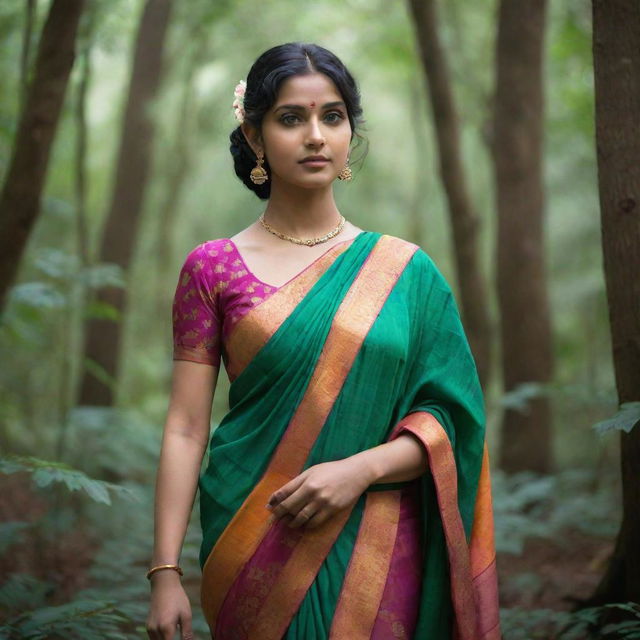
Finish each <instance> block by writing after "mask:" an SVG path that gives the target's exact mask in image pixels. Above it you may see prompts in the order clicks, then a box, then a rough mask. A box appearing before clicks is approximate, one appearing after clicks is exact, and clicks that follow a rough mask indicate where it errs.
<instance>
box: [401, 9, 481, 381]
mask: <svg viewBox="0 0 640 640" xmlns="http://www.w3.org/2000/svg"><path fill="white" fill-rule="evenodd" d="M409 7H410V9H411V12H412V15H413V21H414V26H415V31H416V36H417V40H418V46H419V50H420V55H421V59H422V65H423V68H424V72H425V76H426V81H427V84H428V86H429V96H430V100H431V110H432V112H433V120H434V126H435V133H436V138H437V141H438V153H439V159H440V176H441V178H442V183H443V185H444V190H445V193H446V196H447V200H448V203H449V217H450V220H451V228H452V231H453V251H454V256H455V265H456V274H457V281H458V286H459V289H460V300H461V313H462V318H463V321H464V325H465V330H466V331H467V334H468V336H469V343H470V345H471V349H472V351H473V355H474V358H475V360H476V364H477V366H478V373H479V375H480V380H481V382H482V384H483V386H484V387H485V388H486V386H487V383H488V379H489V371H490V365H491V361H490V354H491V329H490V323H489V315H488V305H487V291H486V285H485V279H484V277H483V274H482V268H481V264H480V259H479V246H478V232H479V228H480V223H479V219H478V215H477V212H476V211H475V209H474V206H473V204H472V199H471V196H470V195H469V189H468V187H467V180H466V176H465V171H464V168H463V163H462V154H461V150H460V131H459V129H460V127H459V123H458V115H457V110H456V106H455V102H454V99H453V92H452V90H451V81H450V78H449V69H448V65H447V60H446V56H445V52H444V49H443V47H442V45H441V44H440V38H439V32H438V18H437V13H436V6H435V0H409Z"/></svg>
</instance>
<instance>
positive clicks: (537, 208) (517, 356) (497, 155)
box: [492, 0, 553, 472]
mask: <svg viewBox="0 0 640 640" xmlns="http://www.w3.org/2000/svg"><path fill="white" fill-rule="evenodd" d="M545 16H546V0H501V2H500V8H499V17H498V36H497V51H496V66H497V78H496V88H495V96H494V120H493V140H492V155H493V162H494V175H495V191H496V200H497V215H498V225H497V227H498V238H497V290H498V305H499V309H500V325H501V326H500V342H501V352H502V354H501V358H502V372H503V380H504V386H505V389H506V391H507V392H510V391H513V390H514V389H515V388H516V387H518V386H519V385H521V384H523V383H527V382H534V383H540V384H544V383H547V382H549V381H550V380H551V377H552V375H553V348H552V333H551V319H550V312H549V301H548V292H547V275H546V266H545V250H544V247H545V243H544V193H543V184H542V183H543V176H542V147H543V110H544V97H543V50H544V34H545ZM501 444H502V446H501V460H500V465H501V467H502V468H503V469H504V470H506V471H510V472H514V471H521V470H525V469H529V470H532V471H539V472H547V471H549V470H550V469H551V468H552V464H553V462H552V453H553V449H552V439H551V408H550V404H549V400H548V398H547V397H545V396H543V395H538V396H536V397H534V398H532V399H530V401H529V410H528V411H527V412H526V413H524V412H521V411H519V410H516V409H515V408H507V409H506V410H505V413H504V416H503V422H502V443H501Z"/></svg>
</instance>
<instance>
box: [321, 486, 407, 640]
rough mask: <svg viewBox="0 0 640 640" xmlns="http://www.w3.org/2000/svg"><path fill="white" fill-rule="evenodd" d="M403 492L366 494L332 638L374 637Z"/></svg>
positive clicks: (360, 639)
mask: <svg viewBox="0 0 640 640" xmlns="http://www.w3.org/2000/svg"><path fill="white" fill-rule="evenodd" d="M400 494H401V491H374V492H372V493H368V494H367V502H366V505H365V509H364V513H363V515H362V522H361V523H360V529H359V530H358V537H357V539H356V544H355V547H354V552H353V556H352V557H351V562H350V563H349V567H348V568H347V574H346V576H345V579H344V583H343V585H342V590H341V592H340V598H339V600H338V606H337V607H336V612H335V615H334V617H333V623H332V625H331V631H330V634H329V640H343V639H345V638H348V639H349V640H369V638H370V637H371V631H372V630H373V627H374V625H375V622H376V617H377V615H378V609H379V607H380V601H381V600H382V594H383V593H384V587H385V584H386V581H387V574H388V572H389V565H390V563H391V556H392V555H393V547H394V545H395V542H396V534H397V531H398V522H399V519H400Z"/></svg>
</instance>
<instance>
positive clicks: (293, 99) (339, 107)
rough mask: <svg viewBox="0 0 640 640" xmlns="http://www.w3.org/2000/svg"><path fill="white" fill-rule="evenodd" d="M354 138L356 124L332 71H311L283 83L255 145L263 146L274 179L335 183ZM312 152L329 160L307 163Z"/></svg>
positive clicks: (317, 184) (314, 184)
mask: <svg viewBox="0 0 640 640" xmlns="http://www.w3.org/2000/svg"><path fill="white" fill-rule="evenodd" d="M246 133H247V131H245V135H246ZM254 142H255V141H254ZM350 142H351V125H350V124H349V118H348V117H347V108H346V106H345V104H344V101H343V99H342V96H341V95H340V92H339V91H338V89H337V88H336V86H335V84H334V83H333V81H332V80H331V79H330V78H329V77H328V76H326V75H324V74H322V73H312V74H309V75H304V76H291V77H290V78H287V79H286V80H285V81H284V82H283V83H282V85H281V86H280V91H279V93H278V97H277V99H276V101H275V102H274V104H273V106H272V107H271V109H269V111H267V113H266V114H265V116H264V120H263V122H262V138H261V143H262V144H260V141H258V142H257V144H255V143H254V144H252V147H253V149H254V151H256V150H257V149H258V148H260V149H262V150H263V151H264V155H265V156H266V158H267V160H268V162H269V167H270V169H271V175H270V178H271V179H272V180H273V181H274V184H275V183H278V182H283V183H289V184H294V185H296V186H299V187H302V188H318V187H323V186H327V185H329V184H331V183H332V182H333V180H335V179H336V177H337V176H338V173H339V172H340V171H341V170H342V169H343V168H344V165H345V163H346V161H347V155H348V153H349V143H350ZM311 155H321V156H324V157H325V158H327V161H326V162H319V163H317V164H309V163H308V162H304V159H305V158H307V157H308V156H311Z"/></svg>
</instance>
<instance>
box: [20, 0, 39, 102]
mask: <svg viewBox="0 0 640 640" xmlns="http://www.w3.org/2000/svg"><path fill="white" fill-rule="evenodd" d="M36 9H37V7H36V0H27V2H26V5H25V11H24V13H25V16H24V29H23V32H22V51H21V55H20V113H22V112H23V111H24V106H25V104H26V103H27V95H28V93H29V69H30V68H31V48H32V47H31V41H32V35H33V23H34V22H35V17H36Z"/></svg>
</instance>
